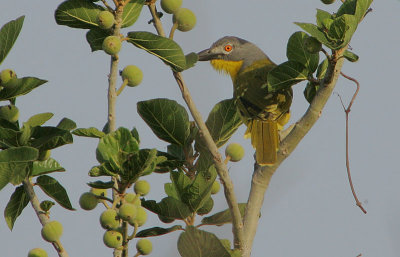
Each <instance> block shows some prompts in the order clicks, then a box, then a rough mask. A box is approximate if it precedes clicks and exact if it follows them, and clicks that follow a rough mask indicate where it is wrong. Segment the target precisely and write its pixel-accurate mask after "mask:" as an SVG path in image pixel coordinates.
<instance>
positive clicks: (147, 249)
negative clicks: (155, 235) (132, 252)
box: [136, 238, 153, 255]
mask: <svg viewBox="0 0 400 257" xmlns="http://www.w3.org/2000/svg"><path fill="white" fill-rule="evenodd" d="M136 249H137V251H138V252H139V253H140V254H141V255H149V254H150V253H151V251H152V250H153V244H152V243H151V241H150V240H149V239H147V238H144V239H140V240H139V241H138V242H137V243H136Z"/></svg>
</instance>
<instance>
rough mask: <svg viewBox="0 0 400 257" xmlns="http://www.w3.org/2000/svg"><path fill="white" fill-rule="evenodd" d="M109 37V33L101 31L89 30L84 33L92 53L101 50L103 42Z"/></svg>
mask: <svg viewBox="0 0 400 257" xmlns="http://www.w3.org/2000/svg"><path fill="white" fill-rule="evenodd" d="M109 35H110V32H109V31H106V30H103V29H91V30H89V31H88V32H87V33H86V40H87V42H88V43H89V45H90V49H91V50H92V52H94V51H97V50H103V41H104V39H105V38H106V37H108V36H109Z"/></svg>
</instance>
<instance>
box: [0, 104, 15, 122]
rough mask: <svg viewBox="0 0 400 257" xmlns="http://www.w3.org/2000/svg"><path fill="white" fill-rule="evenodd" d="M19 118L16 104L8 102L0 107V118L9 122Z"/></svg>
mask: <svg viewBox="0 0 400 257" xmlns="http://www.w3.org/2000/svg"><path fill="white" fill-rule="evenodd" d="M18 118H19V110H18V108H17V106H15V105H12V104H9V105H4V106H1V107H0V119H5V120H7V121H9V122H16V121H17V120H18Z"/></svg>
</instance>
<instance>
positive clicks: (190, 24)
mask: <svg viewBox="0 0 400 257" xmlns="http://www.w3.org/2000/svg"><path fill="white" fill-rule="evenodd" d="M172 22H173V23H175V22H176V23H178V30H180V31H183V32H185V31H189V30H191V29H193V28H194V26H195V25H196V15H195V14H194V13H193V12H192V11H191V10H189V9H186V8H181V9H179V10H178V11H177V12H176V13H174V15H173V16H172Z"/></svg>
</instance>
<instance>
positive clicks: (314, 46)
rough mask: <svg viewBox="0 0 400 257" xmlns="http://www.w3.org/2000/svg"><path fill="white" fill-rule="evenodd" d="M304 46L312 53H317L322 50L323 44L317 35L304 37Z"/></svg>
mask: <svg viewBox="0 0 400 257" xmlns="http://www.w3.org/2000/svg"><path fill="white" fill-rule="evenodd" d="M304 47H305V48H306V51H307V52H309V53H311V54H316V53H318V52H319V51H321V50H322V44H321V42H319V41H318V40H317V39H316V38H315V37H307V38H305V39H304Z"/></svg>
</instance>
